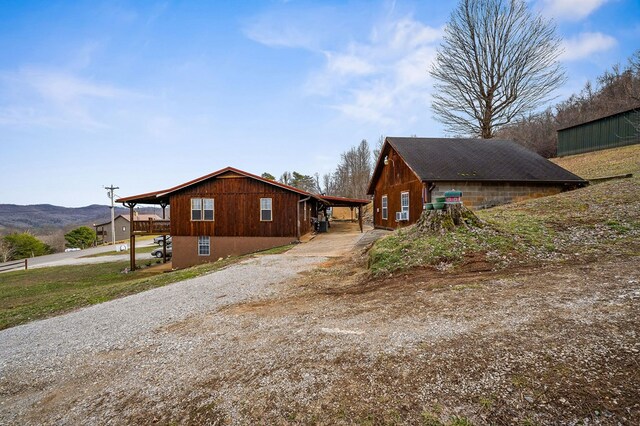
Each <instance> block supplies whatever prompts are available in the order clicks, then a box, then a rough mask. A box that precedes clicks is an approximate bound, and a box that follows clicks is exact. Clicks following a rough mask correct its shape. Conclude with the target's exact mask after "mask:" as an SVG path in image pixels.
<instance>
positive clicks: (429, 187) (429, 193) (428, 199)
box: [427, 182, 436, 203]
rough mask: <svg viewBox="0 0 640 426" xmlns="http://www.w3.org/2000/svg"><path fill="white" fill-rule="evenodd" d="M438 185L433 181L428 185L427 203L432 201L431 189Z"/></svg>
mask: <svg viewBox="0 0 640 426" xmlns="http://www.w3.org/2000/svg"><path fill="white" fill-rule="evenodd" d="M435 187H436V184H435V182H431V183H430V184H429V186H427V203H430V202H431V191H433V190H434V189H435Z"/></svg>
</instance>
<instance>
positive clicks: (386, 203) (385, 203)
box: [382, 195, 389, 220]
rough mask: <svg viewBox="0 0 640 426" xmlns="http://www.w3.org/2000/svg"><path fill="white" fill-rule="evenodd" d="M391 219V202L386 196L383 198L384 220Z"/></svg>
mask: <svg viewBox="0 0 640 426" xmlns="http://www.w3.org/2000/svg"><path fill="white" fill-rule="evenodd" d="M387 219H389V200H388V199H387V196H386V195H383V196H382V220H387Z"/></svg>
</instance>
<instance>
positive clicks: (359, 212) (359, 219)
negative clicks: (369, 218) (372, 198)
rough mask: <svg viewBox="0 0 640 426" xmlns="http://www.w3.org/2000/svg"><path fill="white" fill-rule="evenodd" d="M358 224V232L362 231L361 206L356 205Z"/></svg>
mask: <svg viewBox="0 0 640 426" xmlns="http://www.w3.org/2000/svg"><path fill="white" fill-rule="evenodd" d="M358 225H360V232H361V233H362V232H364V230H363V229H362V206H361V205H360V206H358Z"/></svg>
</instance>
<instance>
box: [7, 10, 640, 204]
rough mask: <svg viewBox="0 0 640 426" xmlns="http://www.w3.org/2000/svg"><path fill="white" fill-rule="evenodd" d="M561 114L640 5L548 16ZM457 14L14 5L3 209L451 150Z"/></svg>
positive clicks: (619, 51) (635, 22)
mask: <svg viewBox="0 0 640 426" xmlns="http://www.w3.org/2000/svg"><path fill="white" fill-rule="evenodd" d="M529 4H530V6H531V7H532V8H534V9H536V10H539V11H541V13H543V14H544V15H546V16H548V17H550V18H553V19H554V20H555V22H556V23H557V25H558V30H559V33H560V34H561V36H562V37H563V38H564V40H565V41H564V43H565V53H564V54H563V57H562V62H563V64H564V65H565V67H566V69H567V73H568V76H569V80H568V81H567V83H566V85H565V86H564V87H562V88H561V89H560V90H559V91H558V93H557V95H558V96H559V97H560V99H561V98H562V97H564V96H567V95H569V94H571V93H573V92H575V91H578V90H579V89H580V88H581V87H582V86H583V85H584V83H585V82H586V81H587V80H588V79H594V78H595V77H596V76H597V75H599V74H600V73H601V72H602V71H603V70H605V69H607V68H609V67H610V66H611V65H613V64H615V63H617V62H621V63H623V62H625V61H626V58H627V57H628V56H630V55H631V53H632V52H633V51H634V49H637V48H640V43H638V40H640V2H638V1H637V0H608V1H607V0H534V1H530V2H529ZM454 6H455V2H449V1H441V2H427V1H395V2H390V1H379V2H377V1H323V2H320V1H296V0H292V1H261V2H252V1H231V0H230V1H212V2H201V1H182V2H175V1H164V2H163V1H159V2H157V1H156V2H145V1H105V2H101V1H99V0H93V1H89V2H80V1H68V2H56V1H42V2H38V1H26V0H25V1H3V2H0V52H2V54H1V55H0V158H1V161H0V181H1V182H2V183H3V184H2V186H1V187H0V204H2V203H15V204H39V203H50V204H57V205H64V206H83V205H87V204H92V203H99V204H106V203H107V202H108V199H107V197H106V191H105V190H104V189H103V188H102V186H103V185H109V184H112V183H113V184H114V185H116V186H119V187H120V188H121V189H120V190H119V191H118V193H119V195H121V196H125V195H133V194H137V193H142V192H148V191H152V190H158V189H163V188H166V187H170V186H173V185H176V184H179V183H182V182H184V181H187V180H190V179H193V178H195V177H198V176H201V175H204V174H207V173H210V172H212V171H214V170H217V169H219V168H222V167H225V166H227V165H231V166H235V167H238V168H241V169H244V170H246V171H249V172H253V173H257V174H260V173H262V172H265V171H268V172H270V173H272V174H274V175H276V176H279V175H280V174H281V173H282V172H283V171H285V170H288V171H293V170H296V171H299V172H302V173H306V174H313V173H315V172H319V173H320V174H323V173H327V172H330V171H331V170H332V169H333V168H334V167H335V164H336V162H337V161H338V158H339V156H340V153H341V152H343V151H344V150H346V149H348V148H349V147H350V146H352V145H355V144H357V143H358V142H359V141H360V140H361V139H367V140H368V141H369V142H370V143H372V144H374V143H375V142H376V141H377V139H378V138H379V136H380V135H395V136H404V135H413V134H416V135H419V136H446V135H445V133H444V130H443V128H442V126H441V125H440V124H439V123H438V122H437V121H435V120H434V119H433V116H432V112H431V110H430V93H431V87H432V81H431V79H430V77H429V75H428V73H427V71H426V70H427V69H428V68H429V65H430V63H431V61H432V60H433V58H434V55H435V50H436V48H437V47H438V44H439V42H440V40H441V35H442V28H443V26H444V24H445V23H446V21H447V19H448V16H449V14H450V13H451V10H452V9H453V7H454Z"/></svg>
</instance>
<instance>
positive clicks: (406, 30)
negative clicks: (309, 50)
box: [307, 18, 442, 124]
mask: <svg viewBox="0 0 640 426" xmlns="http://www.w3.org/2000/svg"><path fill="white" fill-rule="evenodd" d="M441 36H442V30H441V29H436V28H431V27H428V26H425V25H423V24H421V23H420V22H417V21H414V20H412V19H410V18H403V19H399V20H395V21H388V22H385V23H383V24H381V25H378V26H377V27H375V28H374V29H373V30H372V32H371V36H370V37H369V39H368V40H367V41H365V42H361V43H351V44H350V45H348V46H347V47H346V48H344V49H343V50H338V51H336V52H330V53H327V54H326V64H325V66H324V68H323V69H322V70H320V71H318V72H316V73H315V74H314V75H313V76H312V77H311V78H310V80H309V82H308V86H307V89H308V92H309V93H310V94H315V95H320V96H323V97H326V98H328V99H329V104H330V105H331V107H332V108H334V109H336V110H338V111H340V112H341V113H342V114H344V115H345V116H346V117H348V118H352V119H356V120H359V121H364V122H378V123H384V124H391V123H396V122H399V121H404V122H406V121H413V120H416V119H418V117H426V116H427V115H428V114H429V112H428V108H429V93H430V90H431V81H430V77H429V74H428V69H429V67H430V65H431V63H432V61H433V60H434V58H435V54H436V47H437V46H436V42H437V41H438V40H439V39H440V37H441ZM345 64H348V66H345ZM416 112H418V114H417V115H416Z"/></svg>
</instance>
